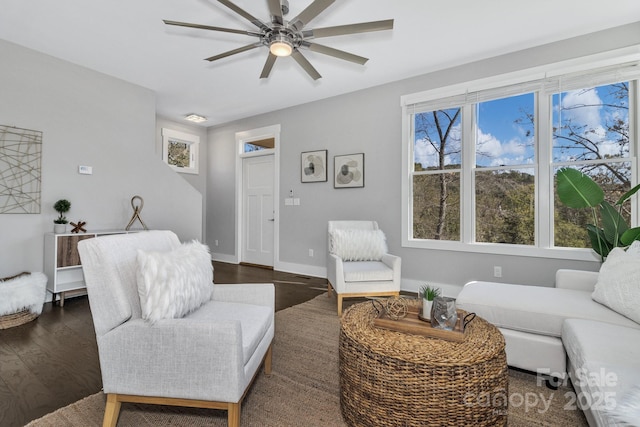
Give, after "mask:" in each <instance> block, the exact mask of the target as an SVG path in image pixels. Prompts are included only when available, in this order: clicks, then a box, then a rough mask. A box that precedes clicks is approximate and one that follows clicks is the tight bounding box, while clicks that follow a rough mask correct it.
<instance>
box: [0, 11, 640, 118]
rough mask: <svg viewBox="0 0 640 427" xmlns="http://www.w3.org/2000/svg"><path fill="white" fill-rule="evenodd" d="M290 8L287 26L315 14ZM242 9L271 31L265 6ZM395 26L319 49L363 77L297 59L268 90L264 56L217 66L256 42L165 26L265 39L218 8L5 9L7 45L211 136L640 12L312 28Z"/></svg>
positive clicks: (433, 14) (318, 60)
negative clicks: (209, 129) (195, 120)
mask: <svg viewBox="0 0 640 427" xmlns="http://www.w3.org/2000/svg"><path fill="white" fill-rule="evenodd" d="M289 1H290V9H291V11H290V13H289V15H287V18H289V19H290V18H292V17H294V16H295V15H297V14H298V13H299V12H300V11H302V10H303V9H304V8H305V7H306V6H307V5H309V4H310V3H311V0H289ZM235 3H236V4H237V5H238V6H240V7H241V8H243V9H244V10H246V11H247V12H249V13H251V14H253V15H254V16H256V17H258V18H260V19H262V20H263V21H267V22H268V16H269V15H268V8H267V1H266V0H235ZM390 18H393V19H395V26H394V29H393V30H391V31H382V32H375V33H365V34H355V35H349V36H339V37H329V38H323V39H322V41H321V43H322V44H325V45H327V46H331V47H334V48H337V49H342V50H346V51H348V52H351V53H354V54H357V55H361V56H364V57H368V58H370V60H369V62H367V64H366V65H364V66H361V65H357V64H353V63H350V62H346V61H341V60H339V59H336V58H333V57H330V56H326V55H322V54H319V53H314V52H309V51H304V54H305V56H306V57H307V59H309V61H310V62H311V63H312V64H313V65H314V66H315V68H316V69H317V70H318V71H319V72H320V74H322V78H321V79H319V80H317V81H313V80H312V79H311V78H310V77H309V76H308V75H307V74H306V73H305V72H304V71H303V70H302V69H301V68H300V67H299V66H298V65H297V63H295V61H294V60H293V59H292V58H282V59H279V60H278V61H276V64H275V66H274V68H273V70H272V71H271V76H270V77H269V78H268V79H263V80H260V79H259V78H258V77H259V75H260V72H261V70H262V67H263V65H264V61H265V59H266V57H267V48H266V47H264V48H259V49H254V50H252V51H249V52H244V53H241V54H237V55H234V56H231V57H228V58H225V59H222V60H219V61H215V62H212V63H209V62H207V61H204V58H207V57H209V56H212V55H215V54H218V53H222V52H225V51H228V50H231V49H235V48H237V47H241V46H244V45H246V44H249V43H252V42H254V41H256V40H257V39H255V38H253V37H248V36H245V35H238V34H230V33H221V32H213V31H204V30H197V29H191V28H181V27H174V26H167V25H165V24H164V23H163V22H162V20H163V19H168V20H175V21H183V22H192V23H198V24H205V25H212V26H218V27H226V28H237V29H243V30H250V31H255V30H256V27H254V26H253V25H252V24H250V23H249V22H248V21H246V20H245V19H244V18H242V17H240V16H239V15H237V14H235V13H234V12H232V11H231V10H230V9H228V8H227V7H225V6H224V5H222V4H221V3H219V2H217V1H216V0H57V1H52V0H2V5H1V6H0V39H4V40H8V41H11V42H14V43H17V44H19V45H23V46H26V47H29V48H31V49H35V50H37V51H40V52H44V53H46V54H49V55H52V56H55V57H58V58H62V59H65V60H67V61H70V62H73V63H76V64H79V65H82V66H85V67H88V68H90V69H93V70H97V71H100V72H102V73H105V74H108V75H111V76H115V77H118V78H121V79H123V80H126V81H129V82H132V83H135V84H138V85H140V86H144V87H146V88H149V89H151V90H153V91H154V92H155V93H156V97H157V112H158V114H160V115H162V116H164V117H167V118H169V119H172V120H176V121H183V120H184V116H185V115H186V114H187V113H191V112H195V113H198V114H201V115H204V116H206V117H208V119H209V120H208V121H207V122H206V123H204V124H203V125H204V126H212V125H216V124H220V123H226V122H229V121H232V120H235V119H239V118H243V117H249V116H252V115H255V114H259V113H263V112H267V111H273V110H278V109H281V108H285V107H289V106H293V105H298V104H302V103H306V102H310V101H314V100H318V99H322V98H327V97H330V96H334V95H338V94H342V93H346V92H352V91H355V90H358V89H363V88H367V87H371V86H376V85H380V84H383V83H387V82H391V81H395V80H400V79H403V78H407V77H412V76H416V75H419V74H424V73H426V72H430V71H434V70H438V69H443V68H447V67H450V66H454V65H459V64H464V63H467V62H471V61H475V60H479V59H483V58H489V57H492V56H496V55H500V54H504V53H508V52H512V51H517V50H521V49H525V48H529V47H533V46H537V45H541V44H545V43H549V42H553V41H557V40H562V39H566V38H570V37H574V36H578V35H582V34H586V33H591V32H594V31H599V30H603V29H606V28H611V27H616V26H619V25H624V24H628V23H632V22H636V21H640V1H638V0H606V1H603V0H457V1H441V0H438V1H434V0H393V1H390V0H386V1H382V0H337V1H336V2H335V3H334V4H333V5H332V6H330V7H329V8H328V9H327V10H325V11H324V12H323V13H322V14H320V15H319V16H318V17H317V18H316V19H314V20H313V21H311V22H310V23H309V25H308V26H307V27H306V28H314V27H326V26H333V25H343V24H351V23H357V22H366V21H377V20H382V19H390ZM5 60H7V58H2V59H1V61H5ZM1 61H0V66H1Z"/></svg>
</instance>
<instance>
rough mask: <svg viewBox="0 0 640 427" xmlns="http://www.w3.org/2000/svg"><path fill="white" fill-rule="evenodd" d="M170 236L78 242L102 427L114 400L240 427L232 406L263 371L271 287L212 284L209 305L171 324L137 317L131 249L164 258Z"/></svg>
mask: <svg viewBox="0 0 640 427" xmlns="http://www.w3.org/2000/svg"><path fill="white" fill-rule="evenodd" d="M179 245H180V241H179V240H178V237H177V236H176V235H175V234H174V233H172V232H170V231H143V232H139V233H133V234H128V235H124V234H123V235H115V236H102V237H97V238H95V239H88V240H84V241H82V242H81V243H80V244H79V245H78V250H79V253H80V257H81V260H82V267H83V270H84V275H85V280H86V285H87V292H88V295H89V303H90V306H91V314H92V316H93V323H94V327H95V331H96V338H97V342H98V353H99V357H100V368H101V371H102V383H103V390H104V393H105V394H106V395H107V402H106V407H105V414H104V420H103V426H115V425H116V424H117V422H118V415H119V412H120V406H121V403H122V402H135V403H151V404H162V405H174V406H189V407H201V408H212V409H222V410H227V411H228V424H229V426H231V427H238V426H239V425H240V405H241V402H242V399H243V398H244V396H245V394H246V393H247V390H248V389H249V386H250V384H251V382H252V381H253V379H254V378H255V376H256V374H257V372H258V369H259V367H260V366H261V365H262V364H263V362H264V370H265V373H266V374H269V373H270V371H271V354H272V353H271V343H272V341H273V337H274V312H275V291H274V286H273V284H238V285H220V284H216V285H213V284H212V286H213V288H214V290H213V296H212V298H211V300H209V301H206V302H204V304H202V305H201V306H200V307H199V308H198V309H196V310H194V311H192V312H190V313H188V314H187V315H186V316H184V317H182V318H178V319H173V318H170V319H161V320H158V321H156V322H155V323H150V322H148V321H145V320H144V319H143V318H142V317H141V316H142V314H141V306H140V298H139V295H138V287H137V281H136V280H137V279H136V274H137V250H138V249H142V250H144V251H158V252H168V251H171V250H173V249H175V248H177V247H178V246H179Z"/></svg>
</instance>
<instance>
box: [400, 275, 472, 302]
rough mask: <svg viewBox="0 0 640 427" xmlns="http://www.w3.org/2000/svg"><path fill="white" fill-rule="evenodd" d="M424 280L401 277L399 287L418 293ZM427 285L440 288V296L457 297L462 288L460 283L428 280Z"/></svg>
mask: <svg viewBox="0 0 640 427" xmlns="http://www.w3.org/2000/svg"><path fill="white" fill-rule="evenodd" d="M424 285H425V282H424V281H421V280H415V279H402V282H401V284H400V289H401V290H403V291H405V292H412V293H416V294H417V293H418V291H419V290H420V287H422V286H424ZM429 285H431V286H435V287H437V288H440V289H442V296H445V297H452V298H457V297H458V294H459V293H460V291H461V290H462V286H460V285H451V284H447V283H433V282H429Z"/></svg>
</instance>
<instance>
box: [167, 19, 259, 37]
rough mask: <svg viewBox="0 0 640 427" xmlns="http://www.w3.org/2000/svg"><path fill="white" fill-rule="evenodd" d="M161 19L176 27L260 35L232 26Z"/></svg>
mask: <svg viewBox="0 0 640 427" xmlns="http://www.w3.org/2000/svg"><path fill="white" fill-rule="evenodd" d="M162 21H163V22H164V23H165V24H167V25H176V26H178V27H189V28H199V29H201V30H212V31H223V32H225V33H234V34H245V35H248V36H257V37H260V36H261V35H262V34H260V33H254V32H251V31H246V30H235V29H233V28H222V27H212V26H210V25H200V24H190V23H188V22H178V21H169V20H166V19H163V20H162Z"/></svg>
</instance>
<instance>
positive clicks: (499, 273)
mask: <svg viewBox="0 0 640 427" xmlns="http://www.w3.org/2000/svg"><path fill="white" fill-rule="evenodd" d="M493 277H502V267H500V266H499V265H494V266H493Z"/></svg>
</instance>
